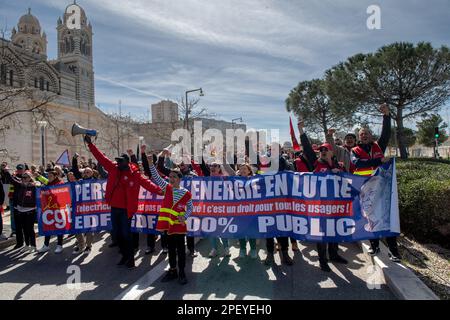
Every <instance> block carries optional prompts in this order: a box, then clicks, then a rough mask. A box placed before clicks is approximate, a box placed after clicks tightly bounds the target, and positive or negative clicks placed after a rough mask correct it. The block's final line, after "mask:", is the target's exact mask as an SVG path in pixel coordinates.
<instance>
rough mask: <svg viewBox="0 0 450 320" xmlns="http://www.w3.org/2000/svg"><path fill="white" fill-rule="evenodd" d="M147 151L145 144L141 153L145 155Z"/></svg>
mask: <svg viewBox="0 0 450 320" xmlns="http://www.w3.org/2000/svg"><path fill="white" fill-rule="evenodd" d="M146 151H147V146H146V145H145V144H143V145H142V146H141V153H145V152H146Z"/></svg>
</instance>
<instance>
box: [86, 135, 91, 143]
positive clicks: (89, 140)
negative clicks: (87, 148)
mask: <svg viewBox="0 0 450 320" xmlns="http://www.w3.org/2000/svg"><path fill="white" fill-rule="evenodd" d="M84 142H86V143H88V144H89V143H92V140H91V136H88V135H85V136H84Z"/></svg>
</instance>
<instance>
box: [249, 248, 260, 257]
mask: <svg viewBox="0 0 450 320" xmlns="http://www.w3.org/2000/svg"><path fill="white" fill-rule="evenodd" d="M250 257H251V258H252V259H256V258H258V252H257V251H256V250H254V249H252V250H250Z"/></svg>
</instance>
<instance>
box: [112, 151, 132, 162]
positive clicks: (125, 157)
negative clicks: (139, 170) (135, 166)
mask: <svg viewBox="0 0 450 320" xmlns="http://www.w3.org/2000/svg"><path fill="white" fill-rule="evenodd" d="M115 159H116V161H117V162H121V161H123V160H125V161H128V162H130V157H129V156H128V155H127V154H126V153H122V154H121V155H120V157H116V158H115Z"/></svg>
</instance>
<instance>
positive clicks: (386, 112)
mask: <svg viewBox="0 0 450 320" xmlns="http://www.w3.org/2000/svg"><path fill="white" fill-rule="evenodd" d="M380 112H381V113H382V114H384V115H385V116H388V115H389V112H390V111H389V107H388V105H387V104H386V103H383V104H382V105H380Z"/></svg>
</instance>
